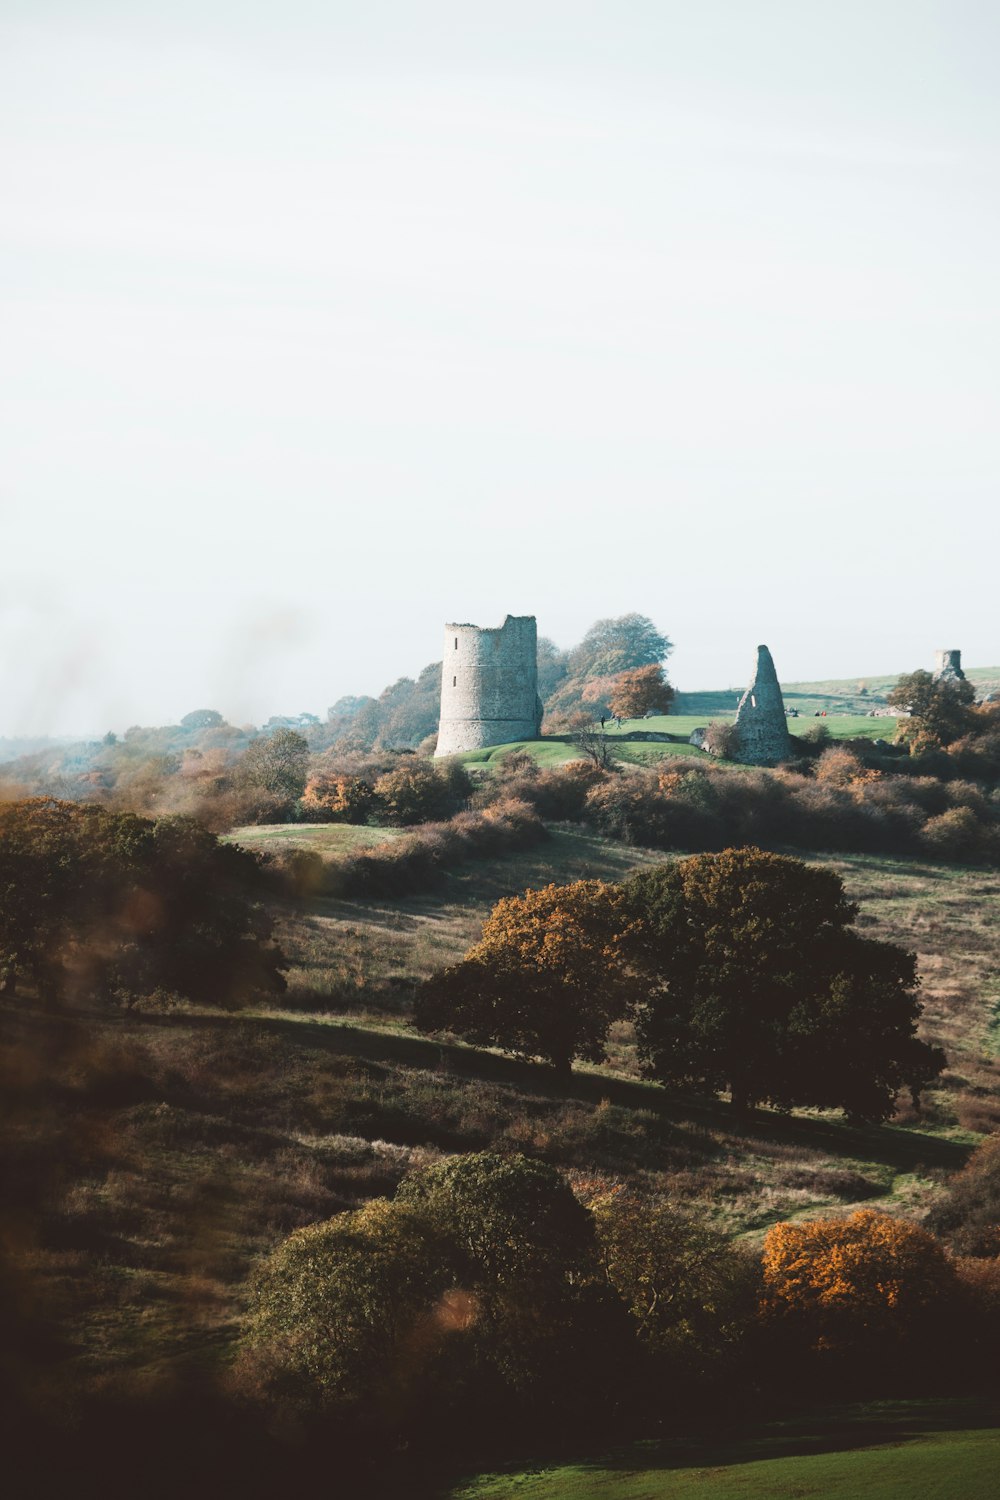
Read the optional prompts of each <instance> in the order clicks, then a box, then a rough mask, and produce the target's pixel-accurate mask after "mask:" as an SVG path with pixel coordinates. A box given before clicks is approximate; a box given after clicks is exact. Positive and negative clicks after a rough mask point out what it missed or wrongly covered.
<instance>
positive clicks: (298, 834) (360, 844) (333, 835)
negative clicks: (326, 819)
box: [224, 823, 408, 858]
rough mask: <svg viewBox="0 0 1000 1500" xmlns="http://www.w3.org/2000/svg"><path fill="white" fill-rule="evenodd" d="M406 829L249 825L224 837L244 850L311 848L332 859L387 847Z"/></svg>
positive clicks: (316, 852)
mask: <svg viewBox="0 0 1000 1500" xmlns="http://www.w3.org/2000/svg"><path fill="white" fill-rule="evenodd" d="M407 831H408V830H407V829H405V828H368V827H366V826H364V825H359V824H355V823H251V824H249V825H248V826H247V827H245V828H234V829H233V831H232V833H227V834H225V835H224V838H225V841H226V843H228V844H243V845H244V847H245V848H247V849H274V850H277V851H284V850H286V849H311V850H312V851H313V852H314V853H315V854H322V855H325V856H326V857H327V858H332V857H333V856H335V855H338V854H351V853H353V852H354V850H355V849H371V848H374V847H375V846H376V845H377V844H387V843H389V841H390V840H391V839H397V838H399V836H400V834H403V833H406V832H407Z"/></svg>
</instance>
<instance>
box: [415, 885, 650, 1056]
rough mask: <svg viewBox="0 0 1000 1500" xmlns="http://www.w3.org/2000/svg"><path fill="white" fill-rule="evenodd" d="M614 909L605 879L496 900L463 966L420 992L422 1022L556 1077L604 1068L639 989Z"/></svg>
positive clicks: (614, 900)
mask: <svg viewBox="0 0 1000 1500" xmlns="http://www.w3.org/2000/svg"><path fill="white" fill-rule="evenodd" d="M617 905H618V891H617V887H615V886H611V885H607V884H605V883H604V882H603V881H600V880H578V881H575V882H574V883H573V884H572V885H563V886H560V885H549V886H546V887H545V889H544V890H540V891H526V892H525V893H524V895H523V896H509V897H506V898H505V899H504V900H502V901H498V902H497V904H496V906H495V907H494V908H493V910H492V912H491V913H490V915H489V917H488V918H487V920H486V923H485V925H484V927H483V935H482V938H481V939H480V941H479V942H478V943H477V944H476V945H475V946H474V947H473V948H470V950H469V952H468V953H467V954H466V956H465V958H464V959H463V960H462V961H461V963H459V964H455V965H453V966H452V967H451V968H448V969H445V970H444V971H443V972H442V973H440V974H437V975H435V976H433V977H432V978H431V979H429V980H428V981H427V982H426V983H425V984H424V985H423V986H422V987H421V989H420V990H419V992H418V994H417V999H416V1005H415V1015H416V1020H417V1025H418V1026H419V1027H420V1028H421V1030H423V1031H450V1032H453V1033H454V1034H455V1035H457V1036H461V1037H463V1038H464V1039H465V1040H466V1041H470V1042H474V1043H476V1044H478V1045H480V1046H494V1047H501V1048H503V1050H504V1051H505V1052H510V1053H513V1054H514V1055H515V1056H518V1057H525V1058H539V1057H540V1058H543V1059H544V1060H545V1061H547V1062H550V1063H551V1064H552V1065H553V1067H555V1068H557V1069H558V1070H559V1071H560V1072H566V1073H568V1072H569V1070H570V1068H571V1065H572V1062H573V1059H574V1058H584V1059H586V1060H587V1061H588V1062H600V1061H601V1059H602V1058H603V1057H604V1055H605V1052H604V1049H605V1042H606V1039H607V1034H608V1028H609V1027H610V1026H611V1024H612V1022H613V1021H615V1020H617V1019H618V1018H619V1017H620V1016H622V1015H623V1014H624V1013H625V1011H626V1009H627V1007H628V1004H629V1002H630V1000H631V999H632V998H633V997H634V995H635V993H636V991H635V982H634V980H633V979H632V977H631V975H630V974H629V973H628V971H627V969H626V967H625V965H624V963H623V961H622V953H621V936H620V931H621V923H620V921H619V919H618V917H617Z"/></svg>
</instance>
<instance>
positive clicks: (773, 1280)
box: [762, 1208, 956, 1357]
mask: <svg viewBox="0 0 1000 1500" xmlns="http://www.w3.org/2000/svg"><path fill="white" fill-rule="evenodd" d="M762 1268H763V1275H764V1305H765V1308H766V1310H767V1311H768V1313H769V1314H770V1316H771V1317H772V1318H774V1319H781V1320H783V1321H785V1322H786V1324H787V1325H788V1326H789V1331H793V1330H794V1331H797V1332H798V1333H799V1334H800V1336H801V1335H804V1337H805V1340H806V1341H807V1342H808V1343H809V1344H810V1345H811V1346H812V1347H813V1348H814V1349H816V1350H818V1351H825V1352H838V1353H846V1352H849V1351H850V1350H852V1349H857V1348H858V1346H861V1347H862V1348H864V1349H865V1350H866V1351H867V1352H868V1353H869V1354H870V1355H875V1356H876V1357H879V1356H882V1355H884V1354H885V1353H886V1352H887V1351H888V1350H889V1349H890V1348H891V1346H893V1345H895V1344H898V1343H900V1342H906V1341H909V1340H912V1339H913V1338H914V1337H915V1336H919V1335H920V1334H922V1333H923V1332H925V1331H926V1329H927V1327H928V1324H929V1323H930V1322H931V1321H932V1320H934V1319H935V1317H936V1315H940V1314H944V1315H945V1316H947V1312H948V1302H949V1300H950V1299H951V1298H953V1296H954V1293H955V1289H956V1276H955V1270H954V1268H953V1266H952V1264H951V1262H950V1261H949V1259H948V1256H947V1255H946V1253H945V1251H944V1250H943V1248H942V1247H941V1245H939V1244H938V1242H937V1240H935V1238H934V1236H933V1235H931V1234H928V1232H927V1230H926V1229H921V1228H920V1227H919V1226H918V1225H916V1224H907V1223H905V1222H904V1221H902V1220H900V1219H894V1218H891V1217H890V1216H889V1215H888V1214H885V1213H879V1212H876V1211H875V1210H874V1209H870V1208H862V1209H859V1210H858V1211H857V1212H856V1213H853V1214H850V1215H849V1216H848V1217H846V1218H832V1219H813V1220H812V1221H811V1222H810V1223H808V1224H776V1225H775V1226H774V1228H773V1229H771V1230H770V1231H769V1233H768V1235H767V1238H766V1239H765V1241H764V1253H763V1262H762Z"/></svg>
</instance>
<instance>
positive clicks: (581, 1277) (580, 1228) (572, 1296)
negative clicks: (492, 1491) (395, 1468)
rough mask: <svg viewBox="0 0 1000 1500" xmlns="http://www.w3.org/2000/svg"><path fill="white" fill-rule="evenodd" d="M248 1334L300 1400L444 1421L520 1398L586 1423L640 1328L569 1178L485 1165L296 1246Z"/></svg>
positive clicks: (371, 1208)
mask: <svg viewBox="0 0 1000 1500" xmlns="http://www.w3.org/2000/svg"><path fill="white" fill-rule="evenodd" d="M247 1334H248V1341H249V1343H250V1345H251V1347H252V1348H253V1349H254V1350H255V1352H256V1355H257V1357H258V1358H259V1359H261V1361H262V1364H263V1371H264V1374H265V1378H267V1379H269V1381H270V1382H271V1383H272V1384H274V1385H276V1386H277V1387H278V1388H279V1389H281V1388H282V1387H283V1388H284V1389H285V1390H286V1391H289V1392H290V1394H291V1395H292V1396H293V1399H295V1400H297V1401H300V1402H303V1403H305V1404H309V1405H313V1406H319V1407H321V1408H326V1409H327V1410H331V1409H333V1410H336V1409H337V1408H338V1407H340V1408H343V1407H345V1406H351V1407H353V1408H354V1409H355V1411H356V1412H357V1413H358V1414H359V1415H362V1416H368V1417H369V1418H371V1417H372V1416H374V1417H375V1418H376V1419H378V1418H384V1416H385V1415H386V1414H388V1415H389V1417H390V1419H392V1420H398V1418H399V1415H400V1412H401V1411H402V1410H403V1409H404V1408H405V1407H407V1406H409V1407H410V1408H411V1409H413V1408H419V1407H420V1406H421V1405H423V1408H424V1410H425V1411H426V1410H427V1409H428V1408H433V1412H434V1414H435V1415H437V1417H438V1420H440V1417H441V1414H442V1412H445V1411H451V1410H454V1409H455V1408H456V1407H459V1408H460V1409H462V1410H463V1411H464V1412H465V1414H466V1415H467V1416H470V1415H473V1414H475V1413H476V1412H477V1409H478V1408H480V1407H482V1406H483V1405H484V1404H485V1405H486V1406H489V1407H493V1406H495V1405H496V1403H497V1402H498V1401H500V1402H509V1401H511V1400H515V1401H520V1402H525V1401H528V1402H531V1403H532V1404H533V1405H535V1406H537V1407H538V1408H539V1409H540V1410H543V1411H544V1410H546V1409H547V1410H548V1411H550V1412H551V1411H552V1410H553V1409H556V1410H561V1411H562V1412H564V1413H567V1414H569V1415H571V1416H572V1415H575V1414H576V1409H577V1408H578V1407H579V1406H580V1404H581V1403H585V1402H587V1401H588V1400H591V1401H592V1400H593V1398H594V1397H595V1395H598V1396H599V1395H600V1394H602V1393H603V1394H606V1393H607V1391H608V1390H609V1388H610V1386H611V1382H612V1379H613V1372H614V1355H615V1351H616V1348H617V1347H620V1346H619V1344H618V1339H619V1338H620V1337H621V1336H622V1335H624V1336H626V1337H627V1323H626V1320H625V1317H624V1310H623V1309H622V1308H621V1306H620V1305H619V1304H618V1303H617V1301H616V1299H614V1298H613V1297H611V1296H610V1295H609V1292H608V1290H607V1289H606V1288H604V1287H602V1286H601V1284H600V1278H599V1270H598V1263H597V1255H596V1241H595V1237H594V1225H593V1220H592V1218H591V1215H590V1214H589V1213H588V1212H587V1210H586V1209H585V1208H584V1207H583V1206H582V1205H581V1204H580V1203H579V1202H578V1201H577V1199H576V1198H575V1197H574V1195H573V1193H572V1191H571V1189H570V1187H569V1185H568V1183H567V1182H566V1180H565V1179H564V1178H563V1177H562V1176H561V1175H560V1173H559V1172H557V1171H556V1170H555V1169H554V1168H553V1167H550V1166H547V1165H546V1164H544V1163H542V1162H536V1161H530V1160H529V1159H528V1158H526V1157H524V1156H519V1155H494V1154H489V1153H483V1154H471V1155H465V1156H456V1157H451V1158H449V1159H448V1160H447V1161H442V1162H439V1163H437V1164H435V1165H434V1166H431V1167H428V1168H425V1169H424V1170H423V1171H420V1172H416V1173H414V1174H413V1175H411V1176H410V1177H408V1178H406V1179H404V1181H403V1182H402V1184H401V1185H400V1187H399V1189H398V1190H397V1193H396V1197H395V1199H394V1200H393V1201H392V1202H391V1203H385V1202H375V1203H370V1204H368V1205H367V1206H366V1207H365V1208H363V1209H360V1210H358V1211H357V1212H355V1213H348V1214H341V1215H339V1216H338V1217H337V1218H336V1219H333V1220H331V1221H330V1222H329V1223H326V1224H316V1225H311V1226H310V1227H309V1228H307V1229H302V1230H299V1231H298V1232H297V1233H296V1234H293V1235H292V1236H291V1238H290V1239H288V1240H286V1241H285V1243H284V1244H283V1245H281V1246H280V1247H279V1248H278V1250H277V1251H275V1253H274V1254H273V1255H272V1256H271V1258H270V1260H269V1261H268V1262H267V1263H266V1264H265V1265H264V1266H263V1267H262V1268H261V1270H260V1272H259V1273H258V1275H257V1277H256V1278H255V1282H254V1286H253V1295H252V1301H251V1308H250V1314H249V1318H248V1322H247ZM609 1334H610V1337H609Z"/></svg>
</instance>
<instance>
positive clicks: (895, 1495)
mask: <svg viewBox="0 0 1000 1500" xmlns="http://www.w3.org/2000/svg"><path fill="white" fill-rule="evenodd" d="M998 1422H1000V1413H991V1412H989V1411H986V1410H983V1409H982V1408H981V1407H977V1404H976V1403H972V1402H960V1401H956V1402H909V1403H888V1402H884V1403H877V1404H873V1405H871V1406H869V1407H861V1406H859V1407H853V1408H848V1409H841V1410H839V1411H832V1412H828V1413H819V1414H815V1415H813V1416H812V1417H809V1418H800V1419H799V1420H797V1421H794V1422H783V1423H774V1424H771V1425H770V1426H768V1427H766V1428H765V1429H764V1430H763V1432H758V1433H755V1434H754V1435H753V1436H752V1437H749V1438H745V1439H743V1440H742V1441H737V1442H729V1443H726V1444H719V1443H716V1444H713V1445H712V1446H711V1447H705V1448H704V1449H702V1450H701V1451H698V1450H697V1449H694V1450H692V1449H691V1448H688V1449H686V1450H685V1449H684V1448H680V1447H679V1446H677V1445H674V1444H670V1445H667V1444H662V1445H658V1444H650V1443H644V1444H636V1445H635V1446H634V1447H632V1448H627V1449H624V1450H621V1451H619V1452H616V1453H614V1454H611V1455H607V1456H605V1457H603V1458H597V1459H593V1460H591V1461H588V1462H585V1463H577V1464H572V1465H559V1466H553V1467H551V1468H549V1467H540V1468H532V1469H528V1470H522V1471H521V1472H515V1471H511V1472H507V1473H504V1474H497V1475H492V1476H484V1477H483V1478H482V1479H479V1480H475V1481H473V1482H472V1483H466V1484H464V1485H463V1486H461V1487H460V1488H458V1489H454V1490H452V1491H451V1493H450V1500H687V1497H689V1496H691V1497H697V1500H800V1497H802V1496H807V1495H822V1496H824V1497H825V1500H861V1497H864V1500H909V1497H910V1496H919V1497H920V1500H992V1497H993V1496H994V1495H995V1494H996V1492H997V1474H998V1472H1000V1429H998V1426H997V1423H998ZM965 1424H968V1425H965Z"/></svg>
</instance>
